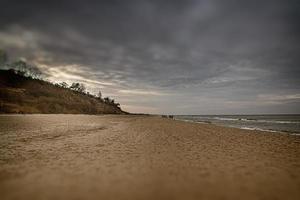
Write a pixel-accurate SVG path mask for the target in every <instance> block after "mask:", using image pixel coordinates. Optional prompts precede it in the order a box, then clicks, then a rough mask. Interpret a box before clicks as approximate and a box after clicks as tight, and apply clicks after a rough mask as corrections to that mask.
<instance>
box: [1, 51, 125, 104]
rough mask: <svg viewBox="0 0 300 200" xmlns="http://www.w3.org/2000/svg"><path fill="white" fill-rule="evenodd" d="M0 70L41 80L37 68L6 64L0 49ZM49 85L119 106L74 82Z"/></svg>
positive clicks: (21, 62) (6, 61)
mask: <svg viewBox="0 0 300 200" xmlns="http://www.w3.org/2000/svg"><path fill="white" fill-rule="evenodd" d="M0 68H2V69H6V70H11V71H13V72H14V73H15V74H18V75H20V76H24V77H27V78H31V79H39V80H43V79H42V75H43V73H42V71H41V70H40V69H39V68H38V67H37V66H35V65H32V64H28V63H27V62H25V61H24V60H18V61H15V62H12V63H8V58H7V54H6V52H5V51H3V50H1V49H0ZM47 82H49V81H47ZM49 83H51V82H49ZM51 84H53V85H54V86H56V87H60V88H64V89H69V90H72V91H74V92H76V93H79V94H82V95H86V96H89V97H92V98H96V99H97V100H99V101H101V102H104V103H106V104H109V105H113V106H117V107H120V104H119V103H117V102H115V100H114V99H112V98H110V97H105V98H102V93H101V91H100V90H99V92H98V93H97V94H96V95H94V94H91V93H89V92H88V91H87V89H86V86H85V85H84V84H83V83H78V82H75V83H72V84H71V85H69V84H67V83H66V82H61V83H51Z"/></svg>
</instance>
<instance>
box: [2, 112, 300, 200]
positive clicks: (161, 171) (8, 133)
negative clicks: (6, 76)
mask: <svg viewBox="0 0 300 200" xmlns="http://www.w3.org/2000/svg"><path fill="white" fill-rule="evenodd" d="M299 197H300V137H299V136H294V135H288V134H279V133H269V132H257V131H250V130H240V129H235V128H225V127H220V126H215V125H211V124H197V123H189V122H182V121H176V120H171V119H165V118H160V117H152V116H151V117H148V116H125V115H123V116H122V115H119V116H118V115H106V116H91V115H11V116H8V115H2V116H0V199H2V200H7V199H28V200H29V199H30V200H34V199H105V200H110V199H111V200H117V199H128V200H133V199H139V200H143V199H164V200H165V199H251V200H252V199H289V200H293V199H295V200H296V199H299Z"/></svg>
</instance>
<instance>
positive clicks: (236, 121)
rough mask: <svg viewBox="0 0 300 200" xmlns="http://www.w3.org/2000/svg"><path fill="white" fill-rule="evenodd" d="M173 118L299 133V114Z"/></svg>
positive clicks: (178, 116) (185, 116)
mask: <svg viewBox="0 0 300 200" xmlns="http://www.w3.org/2000/svg"><path fill="white" fill-rule="evenodd" d="M175 119H178V120H184V121H191V122H197V123H212V124H217V125H222V126H229V127H236V128H241V129H248V130H263V131H273V132H287V133H294V134H300V115H177V116H175Z"/></svg>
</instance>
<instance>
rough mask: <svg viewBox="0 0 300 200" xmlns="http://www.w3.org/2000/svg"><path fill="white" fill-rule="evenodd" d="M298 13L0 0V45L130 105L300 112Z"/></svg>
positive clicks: (248, 7)
mask: <svg viewBox="0 0 300 200" xmlns="http://www.w3.org/2000/svg"><path fill="white" fill-rule="evenodd" d="M299 13H300V3H299V1H296V0H295V1H294V0H290V1H286V0H272V1H268V0H267V1H255V0H254V1H250V0H249V1H234V0H229V1H221V0H182V1H180V0H176V1H175V0H172V1H171V0H167V1H154V0H153V1H151V0H148V1H146V0H133V1H130V0H129V1H117V0H107V1H96V0H94V1H90V0H88V1H74V0H72V1H71V0H70V1H33V0H28V1H16V0H9V1H6V0H4V1H2V3H1V7H0V47H1V48H5V49H6V50H7V51H8V53H9V54H10V55H11V56H12V58H15V57H19V56H23V57H26V58H27V59H28V60H29V61H31V62H35V63H38V64H40V65H41V66H42V67H43V69H44V71H45V73H46V74H48V76H49V78H50V79H51V80H60V79H63V78H65V79H69V80H70V81H71V80H75V79H77V80H81V81H84V80H86V82H87V84H89V86H90V88H91V90H93V89H94V88H95V87H100V86H101V88H102V90H103V91H104V93H106V94H108V95H112V96H115V97H116V98H117V99H119V101H121V103H123V104H125V105H126V106H127V107H128V108H129V109H130V110H133V111H150V112H175V113H233V112H234V113H239V112H240V113H249V112H253V110H254V111H257V112H259V111H262V112H268V113H276V112H300V106H299V104H300V97H299V94H300V86H299V85H300V80H299V77H300V68H299V63H300V60H299V56H298V54H299V52H300V49H299V48H300V47H299V45H298V44H299V42H300V41H299V35H300V28H299V27H300V26H299V22H298V21H299V20H298V19H299V18H300V16H299V15H300V14H299ZM102 83H103V84H102ZM146 92H148V93H146ZM263 95H269V96H263ZM272 95H273V97H274V98H275V97H277V100H276V101H270V100H269V99H268V98H267V97H272ZM276 95H277V96H276ZM297 95H298V96H297ZM278 96H281V98H278ZM264 98H265V100H264ZM284 98H287V99H289V101H285V100H283V99H284ZM290 98H292V99H293V100H292V102H291V101H290ZM234 105H236V106H234ZM278 105H280V106H278ZM277 108H278V109H277ZM285 108H286V110H285Z"/></svg>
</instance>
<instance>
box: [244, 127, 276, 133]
mask: <svg viewBox="0 0 300 200" xmlns="http://www.w3.org/2000/svg"><path fill="white" fill-rule="evenodd" d="M239 128H240V129H244V130H251V131H267V132H273V133H278V132H280V131H275V130H271V129H262V128H257V127H246V126H242V127H239Z"/></svg>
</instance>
